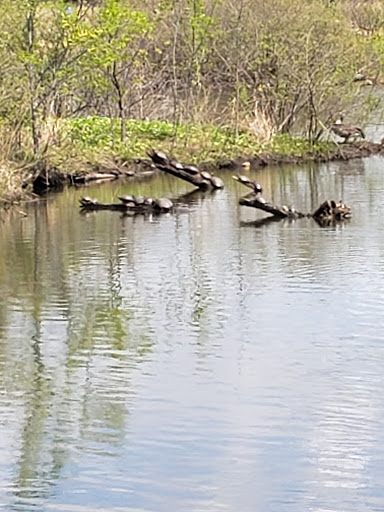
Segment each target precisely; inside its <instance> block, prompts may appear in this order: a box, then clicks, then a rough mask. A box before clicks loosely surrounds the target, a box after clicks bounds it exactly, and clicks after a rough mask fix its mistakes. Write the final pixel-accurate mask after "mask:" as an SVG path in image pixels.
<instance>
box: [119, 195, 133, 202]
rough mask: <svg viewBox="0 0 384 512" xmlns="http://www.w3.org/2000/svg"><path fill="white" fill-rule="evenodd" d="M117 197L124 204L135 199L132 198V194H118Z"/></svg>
mask: <svg viewBox="0 0 384 512" xmlns="http://www.w3.org/2000/svg"><path fill="white" fill-rule="evenodd" d="M118 198H119V199H120V201H121V202H122V203H124V204H127V203H134V202H135V200H134V198H133V196H118Z"/></svg>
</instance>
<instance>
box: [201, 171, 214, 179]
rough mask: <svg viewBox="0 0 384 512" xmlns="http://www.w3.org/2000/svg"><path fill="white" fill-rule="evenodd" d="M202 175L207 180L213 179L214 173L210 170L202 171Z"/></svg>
mask: <svg viewBox="0 0 384 512" xmlns="http://www.w3.org/2000/svg"><path fill="white" fill-rule="evenodd" d="M200 176H201V177H202V178H204V179H205V180H209V181H211V178H212V175H211V173H209V172H208V171H201V173H200Z"/></svg>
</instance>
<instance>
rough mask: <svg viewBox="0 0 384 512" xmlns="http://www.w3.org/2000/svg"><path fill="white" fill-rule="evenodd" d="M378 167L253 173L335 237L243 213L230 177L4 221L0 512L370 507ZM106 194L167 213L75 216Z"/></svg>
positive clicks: (140, 186) (31, 210)
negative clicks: (319, 215)
mask: <svg viewBox="0 0 384 512" xmlns="http://www.w3.org/2000/svg"><path fill="white" fill-rule="evenodd" d="M381 167H382V160H381V159H378V158H372V159H369V160H366V161H359V162H348V163H341V164H336V163H331V164H327V165H321V166H318V167H317V166H314V165H306V166H303V167H300V168H290V167H287V168H276V169H263V170H261V171H257V172H253V173H251V174H250V175H251V176H252V177H253V178H254V179H256V180H257V181H259V182H261V183H262V184H263V187H264V194H265V196H266V197H268V198H270V199H271V201H273V202H274V203H276V204H294V205H295V206H296V208H297V209H298V210H300V211H313V209H314V208H315V207H316V206H317V205H318V204H320V203H321V202H322V201H323V200H324V199H326V198H329V197H331V198H336V199H339V198H343V199H344V200H345V202H347V203H348V204H350V205H351V207H352V209H353V217H352V219H350V221H349V222H348V223H345V224H343V226H341V227H340V226H327V227H325V228H324V229H319V227H318V226H317V225H316V223H315V222H314V221H313V220H312V219H298V220H296V221H294V222H287V221H279V222H275V219H273V218H268V217H266V216H265V214H263V213H262V212H259V211H256V210H254V209H251V208H243V207H240V206H239V205H238V200H239V198H240V197H242V196H243V195H245V192H246V191H245V190H244V187H241V186H238V185H237V184H236V183H235V182H234V181H233V180H232V177H231V175H232V173H228V174H225V173H223V174H222V175H221V177H222V179H223V180H224V182H225V186H226V188H225V189H224V190H222V191H217V193H214V194H207V193H201V192H200V191H193V190H192V191H191V188H190V187H189V186H188V184H184V183H180V182H179V181H178V180H174V179H170V178H169V177H168V176H157V177H155V178H154V179H153V180H151V181H146V182H142V183H130V182H128V183H113V184H109V185H104V186H103V187H100V186H94V187H88V188H86V189H76V190H67V191H64V192H63V194H60V195H57V196H54V197H47V198H46V200H45V201H44V202H41V203H39V204H31V205H27V206H26V207H25V210H26V212H27V214H28V215H27V217H21V216H20V215H18V214H17V212H8V213H7V214H4V215H3V217H2V222H1V226H0V244H1V248H2V250H1V251H0V292H1V293H0V297H1V298H0V304H1V307H0V469H1V475H2V476H1V477H0V482H1V485H0V504H1V505H0V509H1V507H3V508H4V510H14V511H17V512H19V511H26V510H28V511H30V510H39V511H43V512H51V511H52V512H54V511H59V510H65V511H66V512H79V511H81V512H85V511H88V510H108V511H111V512H114V511H117V510H119V511H121V510H123V509H124V510H127V511H132V512H133V511H135V510H156V511H158V512H163V511H164V512H165V511H168V510H170V509H171V510H205V511H209V512H218V511H219V510H228V511H234V510H239V509H241V510H242V511H244V512H248V511H249V512H250V511H251V510H255V508H257V509H258V510H284V511H288V512H291V511H292V512H294V511H295V512H296V510H298V509H301V510H319V511H320V510H332V511H333V512H338V511H341V510H352V509H353V510H355V511H356V512H363V511H364V512H365V510H368V509H369V510H380V509H381V508H382V506H384V501H383V496H382V491H381V485H382V477H383V474H384V466H383V463H382V461H383V460H384V457H383V448H382V447H383V444H382V436H383V434H382V428H381V425H382V422H383V420H384V407H383V404H382V399H381V396H382V394H383V391H384V386H383V384H382V378H381V376H382V360H383V357H384V351H383V350H384V347H383V344H382V340H381V334H380V332H381V331H382V328H383V327H384V320H383V316H382V307H383V305H384V296H383V294H382V292H381V291H380V290H381V289H382V288H383V285H384V265H383V255H384V231H383V230H382V229H381V225H380V222H378V219H379V218H380V212H381V209H382V195H383V190H384V174H383V173H382V171H381ZM123 194H137V195H140V194H142V195H148V196H152V197H165V196H167V197H173V198H176V197H178V198H179V200H178V201H179V203H178V208H177V209H176V210H175V212H174V213H172V214H166V215H164V216H159V217H150V216H148V217H144V216H134V217H127V216H121V215H120V214H119V213H117V212H109V211H102V212H97V214H96V215H86V216H82V215H80V213H79V208H78V201H79V198H80V197H81V196H82V195H89V196H91V197H97V198H98V199H99V200H100V201H103V202H111V201H114V200H115V199H116V198H117V197H118V195H123ZM182 205H184V206H185V208H184V207H183V206H182ZM245 227H256V228H261V227H262V228H263V229H245Z"/></svg>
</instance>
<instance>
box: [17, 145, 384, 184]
mask: <svg viewBox="0 0 384 512" xmlns="http://www.w3.org/2000/svg"><path fill="white" fill-rule="evenodd" d="M176 152H177V151H176ZM176 152H175V153H176ZM372 155H384V145H383V144H378V143H375V142H369V141H362V142H354V143H351V144H339V145H335V146H334V149H333V150H330V151H328V152H326V153H324V152H316V151H315V152H313V153H306V154H305V155H303V156H296V155H283V154H274V153H263V154H259V155H244V156H242V157H239V158H236V159H233V160H222V161H216V162H204V163H201V164H200V165H199V168H200V169H201V170H212V169H217V168H219V169H228V170H231V169H232V170H233V169H236V168H240V167H242V166H244V164H245V163H246V162H249V164H246V165H247V166H248V167H249V168H251V169H259V168H262V167H266V166H268V165H284V164H300V163H304V162H330V161H335V160H352V159H357V158H366V157H369V156H372ZM156 172H158V171H157V170H156V168H154V166H153V164H152V162H151V161H150V160H149V159H131V160H122V159H119V158H114V159H111V160H110V161H109V162H108V163H105V164H100V165H97V166H95V165H93V166H91V165H85V167H84V169H83V170H82V171H80V172H75V173H72V172H70V171H66V172H65V171H62V170H60V169H56V168H54V167H50V166H49V165H48V164H46V163H44V162H38V163H36V164H35V166H34V167H32V168H31V169H30V170H29V173H28V176H27V178H26V180H25V187H27V186H32V189H33V191H34V192H35V193H36V194H41V193H43V192H46V191H48V190H60V189H61V188H63V187H64V186H67V185H68V186H73V185H74V186H76V185H84V184H87V183H91V182H95V181H111V180H115V179H120V178H132V179H137V180H139V179H147V178H150V177H151V176H152V175H154V174H155V173H156Z"/></svg>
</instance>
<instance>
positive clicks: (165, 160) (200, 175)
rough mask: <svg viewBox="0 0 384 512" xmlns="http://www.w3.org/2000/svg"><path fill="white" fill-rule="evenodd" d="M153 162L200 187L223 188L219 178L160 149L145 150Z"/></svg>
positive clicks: (163, 169) (161, 168) (167, 171)
mask: <svg viewBox="0 0 384 512" xmlns="http://www.w3.org/2000/svg"><path fill="white" fill-rule="evenodd" d="M147 154H148V156H149V157H150V159H151V160H152V162H153V164H154V165H155V166H156V167H157V168H158V169H160V171H164V172H166V173H168V174H171V175H172V176H175V177H176V178H180V179H181V180H184V181H187V182H188V183H191V184H192V185H194V186H195V187H198V188H200V189H216V188H223V187H224V184H223V182H222V180H221V179H220V178H218V177H217V176H213V175H212V174H211V173H209V172H207V171H200V170H199V169H198V168H197V167H195V166H194V165H185V164H182V163H180V162H178V161H177V160H173V159H172V158H170V157H169V156H167V155H166V154H165V153H163V152H162V151H158V150H151V151H148V152H147Z"/></svg>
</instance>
